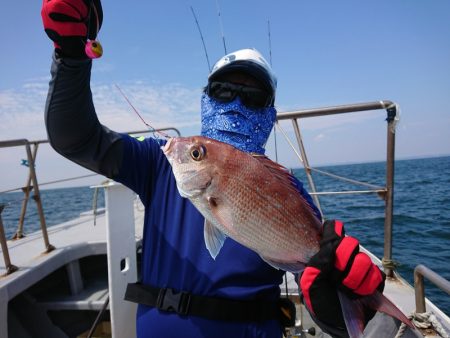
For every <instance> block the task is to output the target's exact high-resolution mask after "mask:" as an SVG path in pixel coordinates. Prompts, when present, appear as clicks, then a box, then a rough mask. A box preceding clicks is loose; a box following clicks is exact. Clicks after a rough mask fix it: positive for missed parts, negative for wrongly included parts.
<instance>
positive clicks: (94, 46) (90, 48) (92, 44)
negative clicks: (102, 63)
mask: <svg viewBox="0 0 450 338" xmlns="http://www.w3.org/2000/svg"><path fill="white" fill-rule="evenodd" d="M84 52H85V53H86V55H87V56H88V57H89V58H90V59H97V58H99V57H101V56H102V55H103V47H102V45H101V44H100V42H99V41H98V40H88V42H87V43H86V47H85V48H84Z"/></svg>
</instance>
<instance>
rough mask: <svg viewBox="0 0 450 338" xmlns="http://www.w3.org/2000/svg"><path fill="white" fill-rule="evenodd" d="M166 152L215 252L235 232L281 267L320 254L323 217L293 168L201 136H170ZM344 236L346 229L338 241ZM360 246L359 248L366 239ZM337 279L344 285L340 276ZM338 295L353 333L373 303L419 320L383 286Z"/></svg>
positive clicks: (295, 267) (299, 267)
mask: <svg viewBox="0 0 450 338" xmlns="http://www.w3.org/2000/svg"><path fill="white" fill-rule="evenodd" d="M163 152H164V154H165V156H166V157H167V159H168V161H169V162H170V164H171V166H172V170H173V173H174V176H175V179H176V182H177V187H178V191H179V192H180V194H181V195H182V196H183V197H186V198H188V199H189V200H190V201H191V202H192V203H193V204H194V205H195V206H196V208H197V209H198V210H199V211H200V213H202V215H203V216H204V217H205V228H204V236H205V243H206V246H207V248H208V250H209V252H210V253H211V256H212V257H213V258H215V257H216V256H217V255H218V254H219V252H220V249H221V247H222V245H223V243H224V241H225V240H226V238H227V237H230V238H232V239H233V240H235V241H237V242H239V243H240V244H242V245H244V246H246V247H248V248H250V249H251V250H253V251H255V252H256V253H258V254H259V255H260V256H261V258H262V259H263V260H265V261H266V262H267V263H268V264H270V265H271V266H273V267H275V268H277V269H282V270H285V271H290V272H294V273H299V272H301V271H303V270H304V269H305V267H306V265H307V264H308V263H309V262H310V260H311V258H313V257H314V258H315V259H316V260H317V257H315V255H316V254H317V253H318V252H319V249H320V248H321V246H323V244H324V243H321V241H322V239H324V240H325V237H324V238H323V236H324V234H323V233H322V224H321V222H320V221H319V220H318V218H317V217H316V216H315V215H314V213H313V211H312V208H311V206H309V204H308V203H307V202H306V201H305V199H304V198H303V197H302V196H301V194H300V193H299V192H298V189H297V187H296V185H295V179H294V178H293V177H292V176H291V174H290V173H289V171H288V170H287V169H286V168H284V167H282V166H281V165H279V164H277V163H275V162H273V161H271V160H270V159H268V158H267V157H265V156H262V155H257V156H252V155H251V154H249V153H246V152H243V151H240V150H238V149H236V148H234V147H233V146H230V145H228V144H226V143H222V142H219V141H216V140H213V139H209V138H206V137H201V136H194V137H186V138H183V137H179V138H172V139H169V140H168V142H167V143H166V145H165V146H164V147H163ZM327 238H329V236H328V237H327ZM342 240H344V235H343V234H342V236H340V238H339V241H337V242H336V240H335V241H334V242H333V243H335V244H336V243H338V244H339V243H340V242H341V241H342ZM353 244H354V245H355V243H353ZM356 245H358V247H359V243H357V244H356ZM336 246H337V245H334V249H336ZM353 249H354V247H353ZM351 253H352V252H350V254H351ZM360 258H362V259H365V257H363V256H361V257H360ZM360 258H358V260H359V259H360ZM367 258H368V257H367ZM313 261H314V259H313ZM371 264H372V263H371ZM316 266H317V265H316ZM374 266H375V265H374ZM375 268H376V267H375ZM376 269H378V268H376ZM343 270H344V269H343ZM309 272H311V270H309ZM320 272H322V271H320V270H319V272H318V273H320ZM347 272H348V271H347ZM342 281H343V279H342V278H341V279H340V282H342ZM347 282H348V281H347ZM380 282H381V280H380ZM344 285H345V283H344ZM348 285H352V284H351V282H350V283H347V286H348ZM336 286H339V288H341V286H340V285H339V284H338V283H336V285H335V287H336ZM342 289H344V288H342ZM344 291H345V290H344ZM371 291H372V290H371ZM338 294H339V299H340V302H341V306H342V312H343V315H344V319H345V322H346V326H347V330H348V332H349V335H350V336H351V337H359V336H361V334H362V331H363V329H364V326H365V323H366V321H365V318H364V314H363V308H367V307H370V308H373V309H375V310H377V311H381V312H385V313H387V314H389V315H391V316H393V317H395V318H397V319H399V320H401V321H402V322H404V323H406V324H407V325H409V326H410V327H413V326H412V324H411V322H410V321H409V320H408V319H407V318H406V316H405V315H403V313H402V312H401V311H400V310H399V309H397V308H396V306H395V305H394V304H392V303H391V302H390V301H389V300H388V299H387V298H386V297H385V296H383V294H382V293H380V292H379V291H377V290H375V292H374V293H372V294H369V295H368V294H367V293H359V295H362V297H359V298H357V299H352V300H350V299H349V298H348V297H347V296H346V295H345V294H344V293H342V292H340V291H338ZM356 295H358V293H357V294H356ZM310 311H311V308H310Z"/></svg>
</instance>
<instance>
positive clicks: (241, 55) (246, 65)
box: [208, 49, 277, 98]
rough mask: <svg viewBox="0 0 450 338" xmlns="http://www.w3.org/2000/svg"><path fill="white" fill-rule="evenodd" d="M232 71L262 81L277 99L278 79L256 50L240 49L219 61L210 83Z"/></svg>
mask: <svg viewBox="0 0 450 338" xmlns="http://www.w3.org/2000/svg"><path fill="white" fill-rule="evenodd" d="M232 71H240V72H244V73H248V74H250V75H252V76H253V77H255V78H256V79H257V80H258V81H260V82H261V83H262V84H263V85H264V86H265V87H266V89H267V90H268V91H269V93H270V94H271V95H272V97H273V98H274V97H275V92H276V89H277V78H276V77H275V74H274V73H273V72H272V68H271V67H270V65H269V63H268V62H267V61H266V59H264V57H263V56H262V55H261V53H260V52H258V51H257V50H256V49H240V50H238V51H235V52H233V53H230V54H228V55H225V56H224V57H222V58H221V59H220V60H219V61H217V62H216V63H215V65H214V67H213V69H212V70H211V73H210V74H209V76H208V82H211V81H213V80H214V79H216V78H217V77H218V76H220V75H223V74H225V73H229V72H232Z"/></svg>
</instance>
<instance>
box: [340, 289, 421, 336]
mask: <svg viewBox="0 0 450 338" xmlns="http://www.w3.org/2000/svg"><path fill="white" fill-rule="evenodd" d="M338 295H339V300H340V302H341V308H342V314H343V316H344V321H345V325H346V327H347V331H348V334H349V336H350V338H360V337H363V331H364V327H365V318H364V308H366V307H367V308H370V309H373V310H376V311H379V312H383V313H386V314H387V315H389V316H391V317H394V318H396V319H398V320H400V321H401V322H403V323H405V324H406V325H408V326H409V327H410V328H412V329H415V327H414V325H413V324H412V323H411V321H410V320H409V319H408V317H406V316H405V315H404V314H403V312H401V311H400V309H399V308H398V307H397V306H395V305H394V303H392V302H391V301H390V300H389V299H388V298H386V296H384V295H383V294H382V293H381V292H379V291H376V292H375V293H373V294H372V295H370V296H364V297H361V298H359V299H356V300H352V299H350V298H348V297H347V296H346V295H345V294H344V293H342V292H341V291H338Z"/></svg>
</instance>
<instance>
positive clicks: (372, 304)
mask: <svg viewBox="0 0 450 338" xmlns="http://www.w3.org/2000/svg"><path fill="white" fill-rule="evenodd" d="M361 302H362V303H363V304H364V305H365V306H367V307H369V308H371V309H373V310H377V311H379V312H383V313H385V314H387V315H389V316H391V317H394V318H396V319H398V320H400V321H401V322H403V323H405V324H406V325H408V326H409V327H410V328H412V329H414V328H415V327H414V325H413V323H412V322H411V321H410V320H409V319H408V317H406V316H405V315H404V313H403V312H402V311H400V309H399V308H398V307H397V306H395V304H394V303H392V302H391V301H390V300H389V299H388V298H387V297H386V296H385V295H383V294H382V293H381V292H379V291H376V292H374V293H373V294H372V295H370V296H365V297H362V298H361Z"/></svg>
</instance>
